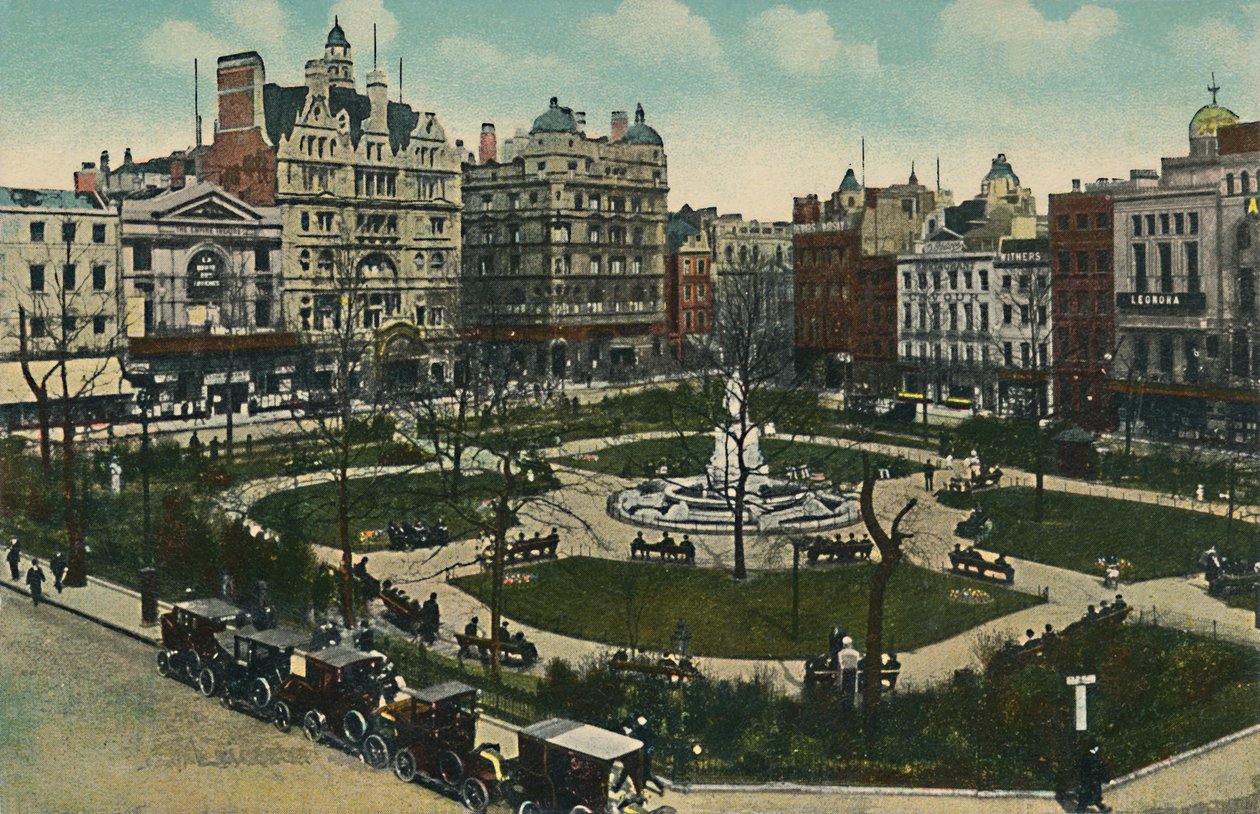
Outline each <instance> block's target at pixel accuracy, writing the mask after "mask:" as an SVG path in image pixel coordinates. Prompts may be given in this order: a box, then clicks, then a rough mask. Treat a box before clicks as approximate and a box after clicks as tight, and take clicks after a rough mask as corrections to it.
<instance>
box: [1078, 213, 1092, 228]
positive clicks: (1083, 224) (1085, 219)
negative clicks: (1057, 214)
mask: <svg viewBox="0 0 1260 814" xmlns="http://www.w3.org/2000/svg"><path fill="white" fill-rule="evenodd" d="M1076 228H1077V229H1088V228H1089V215H1086V214H1080V215H1077V216H1076Z"/></svg>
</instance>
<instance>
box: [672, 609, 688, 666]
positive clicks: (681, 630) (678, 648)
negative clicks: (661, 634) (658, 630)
mask: <svg viewBox="0 0 1260 814" xmlns="http://www.w3.org/2000/svg"><path fill="white" fill-rule="evenodd" d="M669 641H670V644H671V645H672V646H673V651H674V653H675V654H677V656H678V658H679V659H684V658H689V657H690V656H691V630H690V629H689V628H688V627H687V621H686V620H685V619H682V618H680V619H679V620H678V626H677V627H675V628H674V635H672V636H670V639H669Z"/></svg>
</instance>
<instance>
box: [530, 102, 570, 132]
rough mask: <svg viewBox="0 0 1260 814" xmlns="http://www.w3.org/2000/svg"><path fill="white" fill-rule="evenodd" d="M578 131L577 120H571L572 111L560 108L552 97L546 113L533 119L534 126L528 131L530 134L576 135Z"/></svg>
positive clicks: (558, 103)
mask: <svg viewBox="0 0 1260 814" xmlns="http://www.w3.org/2000/svg"><path fill="white" fill-rule="evenodd" d="M577 131H578V126H577V119H575V118H573V111H572V110H571V109H570V108H567V107H561V106H560V101H559V100H558V99H557V98H556V97H554V96H552V97H551V106H550V107H549V108H548V109H547V112H546V113H544V114H542V115H541V116H539V117H538V118H536V119H534V126H533V128H532V129H530V131H529V132H530V133H531V134H532V133H576V132H577Z"/></svg>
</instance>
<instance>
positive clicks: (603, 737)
mask: <svg viewBox="0 0 1260 814" xmlns="http://www.w3.org/2000/svg"><path fill="white" fill-rule="evenodd" d="M521 734H522V735H526V736H529V737H532V738H536V739H538V740H542V741H546V742H547V743H549V744H551V745H553V746H558V747H560V748H561V749H567V750H568V751H570V752H577V753H578V754H582V755H588V756H590V757H593V758H596V759H598V760H616V759H617V758H619V757H624V756H625V755H628V754H630V753H631V752H637V751H638V750H640V749H642V748H643V742H642V741H639V740H635V739H634V738H631V737H627V736H626V735H619V734H617V733H616V732H609V731H608V730H607V729H601V728H599V727H598V726H591V725H590V724H584V723H579V722H577V721H570V720H568V719H567V718H549V719H548V720H545V721H540V722H538V723H536V724H534V725H533V726H528V727H525V728H524V729H522V730H521Z"/></svg>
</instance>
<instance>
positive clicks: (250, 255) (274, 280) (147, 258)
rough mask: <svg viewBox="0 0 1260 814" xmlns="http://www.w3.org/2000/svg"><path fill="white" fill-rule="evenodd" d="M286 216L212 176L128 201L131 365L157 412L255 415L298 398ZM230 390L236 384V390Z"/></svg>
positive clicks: (125, 235) (126, 287) (125, 231)
mask: <svg viewBox="0 0 1260 814" xmlns="http://www.w3.org/2000/svg"><path fill="white" fill-rule="evenodd" d="M280 248H281V219H280V211H279V209H278V208H276V207H253V206H250V205H248V204H246V203H244V202H243V201H241V200H240V199H239V198H236V197H235V196H233V195H230V194H228V193H227V192H225V191H224V190H222V189H220V188H219V187H217V186H215V185H214V184H210V183H204V182H203V183H192V184H190V185H188V186H185V187H183V188H182V189H178V190H170V191H167V192H165V193H163V194H161V195H157V196H155V197H150V198H132V199H127V200H125V201H124V202H123V204H122V252H121V257H122V288H123V297H124V302H125V303H126V309H125V313H126V315H127V319H126V323H127V324H126V334H127V353H126V358H127V360H128V373H129V375H131V376H132V377H133V379H134V380H137V381H144V382H145V383H146V384H147V386H148V387H149V389H150V391H151V393H152V394H153V396H154V399H155V400H154V403H153V406H152V407H151V408H150V409H151V410H152V412H153V414H154V415H164V416H193V415H208V414H221V413H224V412H226V411H227V410H229V409H231V410H234V411H236V412H249V413H254V412H258V411H260V410H266V409H278V408H281V407H284V406H286V405H287V404H288V402H289V400H290V399H291V398H292V395H293V377H294V373H295V366H296V365H297V364H298V360H297V356H298V337H297V335H296V334H294V333H292V332H291V331H286V330H284V328H285V325H284V319H283V315H282V314H281V312H280V307H279V304H280V302H281V300H282V295H283V291H282V285H283V281H282V275H281V274H280V262H281V253H280ZM229 388H230V389H229Z"/></svg>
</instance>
